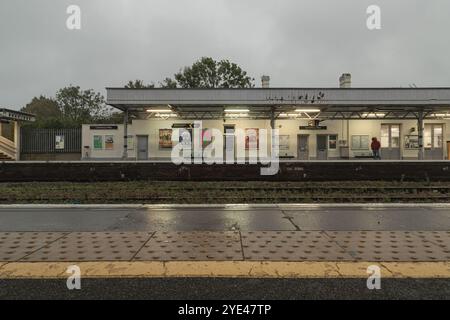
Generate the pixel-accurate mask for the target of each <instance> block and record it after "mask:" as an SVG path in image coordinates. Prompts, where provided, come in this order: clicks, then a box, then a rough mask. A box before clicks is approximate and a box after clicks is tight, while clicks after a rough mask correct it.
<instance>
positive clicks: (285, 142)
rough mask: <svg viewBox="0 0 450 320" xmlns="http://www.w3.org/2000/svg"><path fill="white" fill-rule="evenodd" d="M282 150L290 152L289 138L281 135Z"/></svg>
mask: <svg viewBox="0 0 450 320" xmlns="http://www.w3.org/2000/svg"><path fill="white" fill-rule="evenodd" d="M279 147H280V150H289V136H288V135H280V145H279Z"/></svg>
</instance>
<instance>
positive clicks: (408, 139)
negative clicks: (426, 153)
mask: <svg viewBox="0 0 450 320" xmlns="http://www.w3.org/2000/svg"><path fill="white" fill-rule="evenodd" d="M405 149H419V136H418V135H406V136H405Z"/></svg>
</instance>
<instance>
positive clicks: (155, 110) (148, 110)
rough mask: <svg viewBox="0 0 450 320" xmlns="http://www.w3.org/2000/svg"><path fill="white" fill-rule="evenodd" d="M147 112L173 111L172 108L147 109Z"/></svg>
mask: <svg viewBox="0 0 450 320" xmlns="http://www.w3.org/2000/svg"><path fill="white" fill-rule="evenodd" d="M147 112H154V113H156V112H159V113H171V112H172V110H170V109H147Z"/></svg>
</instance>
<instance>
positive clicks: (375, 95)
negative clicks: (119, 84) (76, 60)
mask: <svg viewBox="0 0 450 320" xmlns="http://www.w3.org/2000/svg"><path fill="white" fill-rule="evenodd" d="M106 90H107V104H109V105H111V106H113V107H115V108H117V109H120V110H122V111H128V113H129V114H130V115H134V116H135V117H139V118H144V119H145V118H167V117H174V118H179V119H199V120H200V119H224V118H233V117H235V118H238V117H239V118H250V119H319V120H325V119H368V120H373V119H417V118H418V117H419V114H420V117H423V118H424V119H450V88H345V89H344V88H251V89H163V88H151V89H126V88H107V89H106Z"/></svg>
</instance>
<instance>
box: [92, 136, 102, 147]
mask: <svg viewBox="0 0 450 320" xmlns="http://www.w3.org/2000/svg"><path fill="white" fill-rule="evenodd" d="M94 149H96V150H101V149H103V136H98V135H96V136H94Z"/></svg>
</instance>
